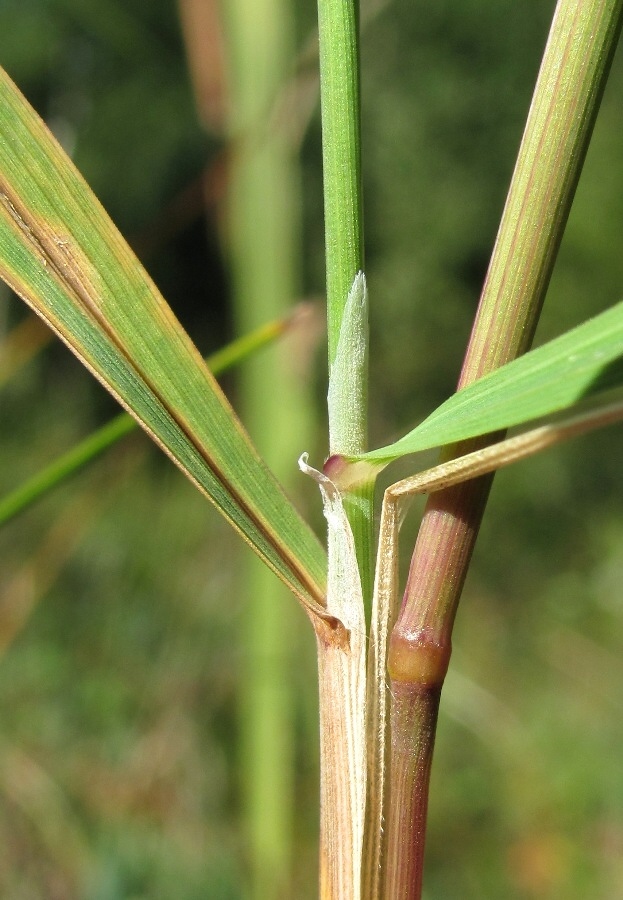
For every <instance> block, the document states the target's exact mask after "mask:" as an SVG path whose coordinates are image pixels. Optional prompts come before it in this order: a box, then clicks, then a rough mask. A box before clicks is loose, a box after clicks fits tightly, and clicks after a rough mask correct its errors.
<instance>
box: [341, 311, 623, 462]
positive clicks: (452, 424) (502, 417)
mask: <svg viewBox="0 0 623 900" xmlns="http://www.w3.org/2000/svg"><path fill="white" fill-rule="evenodd" d="M621 384H623V302H622V303H617V304H616V306H613V307H611V308H610V309H607V310H606V311H605V312H603V313H601V314H600V315H598V316H595V318H593V319H589V320H588V321H587V322H584V323H583V324H582V325H579V326H578V327H577V328H574V329H572V330H571V331H568V332H567V333H566V334H563V335H561V336H560V337H558V338H555V339H554V340H552V341H550V342H549V343H547V344H544V345H543V346H541V347H539V348H537V349H536V350H532V351H530V352H529V353H526V354H525V355H524V356H522V357H520V358H519V359H516V360H513V362H510V363H507V365H505V366H503V367H502V368H500V369H497V370H496V371H495V372H492V373H491V374H490V375H487V376H485V377H484V378H481V379H479V380H478V381H475V382H473V383H472V384H471V385H469V386H468V387H466V388H463V390H461V391H458V392H457V393H456V394H453V395H452V397H450V398H449V399H448V400H446V402H445V403H442V404H441V406H439V407H438V408H437V409H436V410H435V411H434V412H433V413H431V415H430V416H428V418H427V419H425V420H424V421H423V422H422V423H421V424H420V425H418V427H417V428H415V429H414V430H413V431H411V432H409V434H407V435H405V437H403V438H401V439H400V440H398V441H396V443H394V444H390V445H388V446H387V447H381V448H380V449H378V450H373V451H371V452H370V453H366V454H364V455H363V456H361V457H358V458H359V459H365V460H369V461H370V462H378V463H382V464H384V463H388V462H391V461H392V460H393V459H398V457H400V456H405V455H407V454H409V453H416V452H419V451H420V450H427V449H429V448H430V447H437V446H440V445H442V444H454V443H456V442H458V441H463V440H466V439H467V438H472V437H477V436H478V435H482V434H489V433H490V432H494V431H500V430H502V429H505V428H510V427H512V426H514V425H522V424H524V423H525V422H529V421H532V420H533V419H538V418H541V417H542V416H549V415H551V414H553V413H557V412H561V411H563V410H566V409H569V408H570V407H572V406H573V405H574V404H576V403H578V402H580V401H581V400H583V399H585V398H587V397H589V396H590V395H593V394H596V393H597V392H599V391H602V390H606V389H609V388H614V387H618V386H619V385H621Z"/></svg>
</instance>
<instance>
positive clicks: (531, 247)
mask: <svg viewBox="0 0 623 900" xmlns="http://www.w3.org/2000/svg"><path fill="white" fill-rule="evenodd" d="M621 8H622V3H621V0H601V2H594V0H560V2H559V4H558V7H557V9H556V13H555V16H554V21H553V24H552V29H551V32H550V38H549V40H548V44H547V47H546V51H545V56H544V59H543V65H542V67H541V71H540V73H539V79H538V82H537V86H536V89H535V94H534V98H533V103H532V106H531V109H530V114H529V118H528V123H527V126H526V131H525V133H524V138H523V141H522V145H521V148H520V151H519V157H518V161H517V166H516V168H515V172H514V174H513V180H512V183H511V188H510V191H509V195H508V200H507V204H506V207H505V210H504V214H503V217H502V222H501V225H500V231H499V233H498V238H497V241H496V245H495V248H494V252H493V256H492V260H491V265H490V267H489V272H488V274H487V280H486V282H485V286H484V289H483V296H482V298H481V303H480V306H479V310H478V315H477V318H476V322H475V325H474V330H473V333H472V338H471V341H470V345H469V348H468V351H467V354H466V358H465V363H464V366H463V372H462V375H461V380H460V386H461V387H463V386H464V385H466V384H468V383H469V382H471V381H473V380H474V379H475V378H477V377H479V376H480V375H483V374H485V373H486V372H489V371H491V370H493V369H494V368H496V367H498V366H500V365H502V364H503V363H504V362H507V361H508V360H510V359H512V358H514V357H515V356H517V355H519V354H520V353H523V352H524V351H525V350H526V349H527V347H528V346H529V344H530V341H531V339H532V335H533V334H534V329H535V327H536V321H537V318H538V314H539V312H540V309H541V305H542V301H543V298H544V295H545V291H546V288H547V285H548V283H549V278H550V275H551V271H552V267H553V264H554V260H555V257H556V252H557V250H558V246H559V243H560V240H561V237H562V233H563V230H564V226H565V223H566V219H567V215H568V212H569V209H570V206H571V201H572V198H573V194H574V191H575V187H576V184H577V180H578V178H579V174H580V169H581V165H582V162H583V160H584V156H585V153H586V149H587V147H588V143H589V140H590V134H591V130H592V126H593V123H594V119H595V115H596V112H597V108H598V104H599V99H600V97H601V93H602V90H603V87H604V84H605V81H606V77H607V72H608V69H609V63H610V60H611V58H612V53H613V49H614V45H615V41H616V38H617V36H618V32H619V29H620V21H621ZM475 448H476V443H474V442H468V443H466V444H463V445H461V446H458V447H453V448H450V449H449V450H448V451H447V453H446V454H444V456H445V458H448V457H451V456H456V455H459V454H461V453H465V452H469V451H470V450H472V449H475ZM491 480H492V476H486V477H484V478H479V479H477V480H475V481H471V482H467V483H465V484H461V485H458V486H456V487H454V488H450V489H447V490H444V491H440V492H438V493H435V494H433V495H432V496H431V498H430V500H429V503H428V505H427V508H426V512H425V515H424V519H423V522H422V526H421V528H420V533H419V536H418V540H417V543H416V547H415V550H414V553H413V558H412V561H411V569H410V573H409V578H408V583H407V588H406V591H405V597H404V600H403V606H402V609H401V612H400V615H399V617H398V621H397V623H396V626H395V628H394V631H393V633H392V637H391V642H390V650H389V662H388V668H389V673H390V679H391V688H390V694H391V697H392V701H391V703H392V712H391V719H392V729H393V731H392V748H394V747H396V748H400V747H402V746H403V744H404V743H405V742H406V741H408V740H409V739H411V740H414V738H413V734H414V733H416V734H419V737H416V738H415V740H416V743H417V745H418V746H419V747H420V750H419V759H420V763H419V765H420V768H419V769H418V756H413V755H412V756H410V755H409V754H404V753H401V752H399V751H396V752H392V757H391V770H390V785H391V787H390V790H391V799H390V809H400V810H401V812H400V815H393V816H391V817H390V819H389V823H388V860H390V861H391V867H392V871H391V872H390V873H388V876H387V890H386V892H385V894H384V895H383V896H384V897H386V898H387V900H398V898H400V900H419V898H420V896H421V883H422V859H423V851H424V829H423V828H419V829H418V828H415V829H411V831H410V832H408V833H407V834H405V833H404V832H403V830H402V829H403V828H405V827H408V826H405V823H410V822H420V821H422V817H423V816H425V806H426V798H427V793H428V780H429V772H430V765H429V761H430V757H431V756H432V750H433V741H434V728H431V727H430V721H429V720H428V719H424V720H422V713H421V707H420V706H419V705H418V704H417V703H413V702H412V698H413V696H414V694H418V692H419V693H421V692H422V691H423V690H428V691H430V690H432V689H433V688H434V689H439V690H440V689H441V683H442V682H443V676H444V674H445V668H446V667H447V664H448V661H449V656H450V640H451V632H452V626H453V623H454V617H455V614H456V609H457V604H458V601H459V598H460V594H461V591H462V588H463V583H464V581H465V577H466V573H467V569H468V566H469V562H470V559H471V555H472V550H473V547H474V543H475V541H476V537H477V534H478V529H479V526H480V521H481V518H482V514H483V512H484V508H485V505H486V500H487V496H488V492H489V488H490V485H491ZM422 660H424V661H425V663H423V662H422ZM422 747H424V749H422ZM422 759H424V760H425V761H426V764H422V763H421V760H422Z"/></svg>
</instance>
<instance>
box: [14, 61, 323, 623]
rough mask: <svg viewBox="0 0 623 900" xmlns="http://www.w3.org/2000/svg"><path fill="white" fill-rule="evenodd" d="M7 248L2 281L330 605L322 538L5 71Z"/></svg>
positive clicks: (264, 552) (311, 600) (299, 583)
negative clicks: (294, 503) (286, 491)
mask: <svg viewBox="0 0 623 900" xmlns="http://www.w3.org/2000/svg"><path fill="white" fill-rule="evenodd" d="M0 257H1V258H0V275H1V276H2V277H3V278H4V280H5V281H7V283H8V284H9V285H10V286H11V287H12V288H13V289H14V290H15V291H16V293H18V294H19V295H20V296H21V297H22V298H23V299H24V300H25V301H26V302H27V303H28V304H29V305H30V306H31V307H32V308H33V309H34V310H35V311H36V312H37V313H38V314H39V315H41V316H42V317H43V318H44V319H45V320H46V321H47V322H48V324H49V325H50V326H51V328H52V329H53V330H54V331H55V332H56V333H57V334H58V335H59V337H60V338H61V339H62V340H63V341H64V342H65V343H66V344H67V345H68V346H69V347H70V349H72V351H73V352H74V353H76V355H77V356H78V357H79V358H80V359H81V360H82V361H83V362H84V364H85V365H86V366H87V368H89V369H90V370H91V372H92V373H93V374H94V375H95V376H96V377H97V378H98V379H99V380H100V381H101V382H102V383H103V384H104V385H105V386H106V387H107V388H108V390H110V391H111V393H113V395H114V396H115V397H116V398H117V399H118V400H119V402H120V403H121V404H122V406H124V407H125V409H126V410H127V411H128V412H130V413H131V414H132V415H133V416H134V417H135V418H136V419H137V421H138V422H139V424H141V425H142V427H143V428H145V430H146V431H147V432H148V433H149V434H150V435H151V436H152V437H153V438H154V440H155V441H156V442H157V443H158V444H159V445H160V446H161V447H162V449H163V450H164V451H165V452H166V453H167V454H168V455H169V456H170V457H171V458H172V459H173V460H174V461H175V462H176V463H177V465H178V466H179V467H180V468H181V469H182V470H183V471H184V472H185V473H186V475H187V476H188V477H189V478H190V479H191V481H193V482H194V483H195V484H196V486H197V487H198V488H199V489H200V490H201V491H202V492H203V493H204V494H205V495H206V496H208V497H209V498H210V499H211V500H212V502H213V503H215V505H216V506H217V507H218V508H219V509H220V510H221V512H222V513H223V514H224V515H225V517H226V518H227V519H228V520H229V521H230V522H231V524H232V525H233V526H234V527H235V528H236V529H237V530H238V531H239V532H240V533H241V534H242V536H243V537H244V538H245V540H247V542H248V543H249V544H250V545H251V546H252V547H253V548H254V549H255V551H256V552H257V553H258V554H259V555H260V556H261V557H262V558H263V559H264V561H265V562H266V563H267V564H268V565H269V566H270V567H271V568H272V569H273V570H274V571H275V572H276V573H277V574H278V575H279V577H280V578H282V580H284V581H285V582H286V583H287V584H288V586H289V587H290V588H291V589H292V590H293V591H294V593H295V594H297V596H299V598H300V599H301V600H302V601H303V602H304V603H305V604H306V605H308V606H312V607H315V608H316V607H317V608H318V609H321V607H322V604H323V597H324V590H323V584H324V577H325V574H324V573H325V556H324V553H323V551H322V548H321V546H320V544H319V542H318V541H317V539H316V537H315V536H314V534H313V532H312V531H311V529H310V528H309V527H308V526H307V525H306V523H305V522H304V521H303V520H302V519H301V517H300V516H299V515H298V513H297V512H296V510H295V509H294V507H293V506H292V504H291V502H290V501H289V500H288V499H287V498H286V497H285V495H284V493H283V492H282V490H281V488H280V487H279V485H278V484H277V482H276V481H275V479H274V477H273V476H272V475H271V473H270V472H269V471H268V469H267V468H266V466H265V464H264V463H263V462H262V460H261V459H260V457H259V456H258V454H257V453H256V451H255V450H254V448H253V446H252V444H251V443H250V441H249V439H248V437H247V436H246V432H245V431H244V429H243V428H242V426H241V424H240V423H239V421H238V419H237V418H236V416H235V414H234V412H233V410H232V409H231V407H230V406H229V404H228V402H227V400H226V399H225V397H224V395H223V394H222V392H221V390H220V388H219V387H218V385H217V384H216V382H215V380H214V379H213V377H212V375H211V374H210V372H209V370H208V369H207V367H206V366H205V364H204V362H203V360H202V358H201V356H200V354H199V353H198V351H197V350H196V348H195V347H194V345H193V344H192V342H191V341H190V338H188V336H187V335H186V333H185V332H184V331H183V329H182V328H181V326H180V325H179V323H178V322H177V320H176V319H175V317H174V315H173V313H172V312H171V310H170V309H169V307H168V306H167V305H166V303H165V301H164V300H163V299H162V297H161V296H160V294H159V293H158V291H157V289H156V287H155V286H154V284H153V283H152V281H151V280H150V278H149V276H148V275H147V273H146V272H145V271H144V269H143V268H142V266H141V265H140V263H139V262H138V260H136V258H135V257H134V255H133V254H132V251H131V250H130V249H129V247H128V246H127V244H126V243H125V241H124V240H123V238H122V237H121V235H120V234H119V233H118V231H117V229H116V228H115V226H114V225H113V223H112V222H111V221H110V219H109V218H108V216H107V214H106V213H105V211H104V210H103V208H102V207H101V205H100V204H99V203H98V201H97V200H96V199H95V197H94V196H93V194H92V193H91V191H90V189H89V188H88V186H87V185H86V183H85V182H84V181H83V179H82V178H81V176H80V175H79V174H78V172H77V171H76V170H75V168H74V167H73V165H72V164H71V163H70V162H69V160H68V159H67V158H66V157H65V155H64V153H63V152H62V150H61V149H60V148H59V147H58V145H57V144H56V142H55V141H54V140H53V138H52V137H51V136H50V134H49V132H48V131H47V128H46V127H45V125H44V124H43V123H42V122H41V120H40V119H39V118H38V117H37V116H36V114H35V113H34V112H33V111H32V109H31V108H30V107H29V106H28V104H27V103H26V101H25V100H24V99H23V98H22V97H21V95H20V94H19V92H18V91H17V90H16V88H15V87H14V86H13V85H12V83H11V81H10V79H8V77H7V76H6V74H5V73H2V75H1V77H0ZM293 465H295V461H294V460H293Z"/></svg>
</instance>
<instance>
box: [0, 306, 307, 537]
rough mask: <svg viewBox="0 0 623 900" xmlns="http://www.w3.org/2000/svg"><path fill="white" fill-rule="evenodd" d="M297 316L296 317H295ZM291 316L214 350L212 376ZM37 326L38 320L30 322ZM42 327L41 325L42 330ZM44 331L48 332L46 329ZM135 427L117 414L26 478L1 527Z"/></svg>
mask: <svg viewBox="0 0 623 900" xmlns="http://www.w3.org/2000/svg"><path fill="white" fill-rule="evenodd" d="M295 316H296V314H295ZM293 318H294V317H292V316H289V317H288V318H287V319H278V320H276V321H274V322H270V323H268V324H267V325H263V326H262V327H261V328H257V329H256V330H255V331H253V332H251V333H250V334H247V335H244V336H243V337H240V338H238V339H237V340H235V341H232V342H231V344H228V345H227V346H226V347H223V348H222V349H221V350H217V351H216V352H215V353H213V354H212V355H211V356H210V357H209V358H208V359H207V360H206V362H207V364H208V366H209V367H210V371H211V372H212V374H213V375H220V374H221V373H222V372H225V371H226V370H227V369H229V368H231V367H232V366H235V365H237V364H238V363H239V362H241V361H242V360H244V359H246V358H247V357H248V356H249V355H250V354H252V353H254V352H255V351H256V350H258V349H260V348H261V347H263V346H264V345H265V344H267V343H268V342H270V341H273V340H274V339H275V338H277V337H278V336H279V335H280V334H282V333H283V332H284V330H285V329H286V328H287V327H288V324H289V323H290V322H292V321H293ZM33 321H35V322H38V321H39V319H33ZM41 327H42V328H43V327H44V326H43V325H42V326H41ZM46 330H47V329H46ZM48 333H49V332H48ZM137 427H138V425H137V423H136V421H135V420H134V419H133V418H132V416H129V415H128V414H127V413H120V414H119V415H118V416H115V417H114V418H113V419H111V420H110V422H107V423H106V424H105V425H102V427H101V428H98V429H97V430H96V431H94V432H93V433H92V434H90V435H89V436H88V437H86V438H84V440H82V441H80V442H79V443H78V444H76V445H75V446H74V447H72V448H71V449H70V450H67V451H66V452H65V453H63V454H61V455H60V456H58V457H57V458H56V459H55V460H53V461H52V462H51V463H49V464H48V465H46V466H45V467H44V468H43V469H41V470H40V471H39V472H37V473H36V474H35V475H33V476H32V477H31V478H28V479H27V480H26V481H25V482H24V483H23V484H20V485H19V487H17V488H15V489H14V490H12V491H11V492H10V493H8V494H6V495H5V496H4V497H2V498H0V525H4V524H5V523H7V522H9V521H10V520H11V519H12V518H14V517H15V516H16V515H18V514H19V513H21V512H23V511H24V510H25V509H27V508H28V507H29V506H30V505H31V504H32V503H35V502H36V501H37V500H40V499H41V498H42V497H44V496H45V495H46V494H47V493H48V492H49V491H51V490H52V489H53V488H55V487H57V485H59V484H62V483H63V482H64V481H65V480H66V479H67V478H69V477H71V476H72V475H74V474H76V473H77V472H78V471H80V469H82V468H83V467H84V466H85V465H87V463H90V462H92V460H94V459H97V457H99V456H101V455H102V453H104V452H105V451H106V450H108V448H109V447H112V446H114V444H116V443H117V442H118V441H120V440H121V439H122V438H124V437H125V436H126V435H128V434H130V433H131V432H132V431H134V430H135V429H136V428H137Z"/></svg>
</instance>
